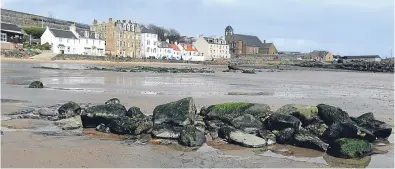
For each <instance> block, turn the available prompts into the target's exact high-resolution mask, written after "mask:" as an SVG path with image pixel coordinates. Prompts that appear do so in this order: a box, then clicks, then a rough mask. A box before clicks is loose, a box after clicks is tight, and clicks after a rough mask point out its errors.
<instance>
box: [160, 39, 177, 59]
mask: <svg viewBox="0 0 395 169" xmlns="http://www.w3.org/2000/svg"><path fill="white" fill-rule="evenodd" d="M173 53H174V50H173V48H170V47H169V42H167V41H163V42H158V55H157V56H158V57H157V59H170V58H171V57H172V56H173Z"/></svg>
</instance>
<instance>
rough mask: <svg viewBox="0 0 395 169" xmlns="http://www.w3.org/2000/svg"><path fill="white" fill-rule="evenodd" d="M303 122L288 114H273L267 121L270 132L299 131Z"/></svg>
mask: <svg viewBox="0 0 395 169" xmlns="http://www.w3.org/2000/svg"><path fill="white" fill-rule="evenodd" d="M301 124H302V123H301V122H300V120H299V119H298V118H296V117H294V116H291V115H286V114H277V113H276V114H272V115H270V116H269V118H268V119H267V120H266V127H267V128H268V129H270V130H282V129H285V128H293V129H296V130H297V129H299V127H300V126H301Z"/></svg>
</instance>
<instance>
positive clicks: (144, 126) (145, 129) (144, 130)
mask: <svg viewBox="0 0 395 169" xmlns="http://www.w3.org/2000/svg"><path fill="white" fill-rule="evenodd" d="M152 127H153V122H152V115H149V116H146V117H144V118H143V119H141V120H139V121H138V122H137V124H136V128H135V129H134V132H133V134H135V135H139V134H149V133H151V131H152Z"/></svg>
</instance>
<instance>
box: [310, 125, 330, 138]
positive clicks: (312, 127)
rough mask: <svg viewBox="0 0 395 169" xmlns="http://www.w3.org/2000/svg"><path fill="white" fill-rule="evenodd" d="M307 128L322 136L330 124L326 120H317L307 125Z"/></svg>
mask: <svg viewBox="0 0 395 169" xmlns="http://www.w3.org/2000/svg"><path fill="white" fill-rule="evenodd" d="M305 129H306V130H308V131H309V132H311V133H312V134H314V135H316V136H318V137H319V138H322V136H323V134H324V132H325V130H326V129H328V126H327V125H326V124H325V123H324V122H317V123H313V124H310V125H308V126H306V127H305Z"/></svg>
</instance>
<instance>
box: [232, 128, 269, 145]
mask: <svg viewBox="0 0 395 169" xmlns="http://www.w3.org/2000/svg"><path fill="white" fill-rule="evenodd" d="M229 140H230V141H231V142H232V143H237V144H239V145H241V146H244V147H253V148H260V147H264V146H266V141H265V140H264V139H262V138H260V137H257V136H255V135H252V134H247V133H243V132H241V131H232V132H230V134H229Z"/></svg>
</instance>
